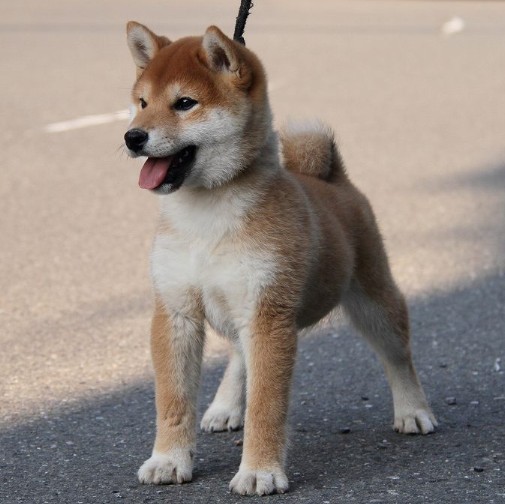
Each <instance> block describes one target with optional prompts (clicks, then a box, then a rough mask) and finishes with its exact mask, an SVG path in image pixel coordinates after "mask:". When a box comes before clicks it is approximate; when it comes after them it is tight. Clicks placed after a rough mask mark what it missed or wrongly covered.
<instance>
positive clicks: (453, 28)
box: [441, 16, 465, 35]
mask: <svg viewBox="0 0 505 504" xmlns="http://www.w3.org/2000/svg"><path fill="white" fill-rule="evenodd" d="M464 29H465V21H464V19H462V18H460V17H458V16H454V17H453V18H451V19H449V20H448V21H446V22H445V23H444V24H443V25H442V27H441V31H442V33H443V34H444V35H454V34H455V33H460V32H462V31H463V30H464Z"/></svg>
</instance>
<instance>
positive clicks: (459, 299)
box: [0, 275, 505, 503]
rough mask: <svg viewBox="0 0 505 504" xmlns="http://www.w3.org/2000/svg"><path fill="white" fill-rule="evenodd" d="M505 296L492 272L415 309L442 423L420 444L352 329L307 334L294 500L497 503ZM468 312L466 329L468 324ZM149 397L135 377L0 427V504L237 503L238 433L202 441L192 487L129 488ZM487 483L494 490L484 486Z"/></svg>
mask: <svg viewBox="0 0 505 504" xmlns="http://www.w3.org/2000/svg"><path fill="white" fill-rule="evenodd" d="M503 296H504V289H503V277H501V276H499V275H496V276H492V277H487V278H484V279H480V280H478V281H476V282H474V283H473V284H471V285H468V286H467V287H466V288H462V289H458V290H457V291H454V292H451V293H447V294H444V295H441V296H432V297H429V298H427V299H425V300H423V301H419V302H417V303H413V304H411V319H412V327H413V347H414V356H415V361H416V364H417V367H418V370H419V371H420V376H421V380H422V382H423V384H424V385H425V388H426V391H427V393H428V395H429V397H430V400H431V404H432V406H433V410H434V412H435V414H436V415H437V417H438V419H439V421H440V428H439V430H438V432H437V433H435V434H433V435H429V436H426V437H420V436H403V435H399V434H396V433H394V432H393V431H392V429H391V423H392V401H391V398H390V392H389V389H388V386H387V383H386V380H385V377H384V374H383V372H382V369H381V367H380V365H379V363H378V362H377V361H376V359H375V357H374V356H373V354H372V352H371V351H370V350H369V349H368V348H367V346H366V344H365V343H364V342H362V341H361V340H360V339H359V338H358V337H357V336H355V335H353V334H350V333H351V332H352V331H351V330H350V329H349V328H347V327H346V326H343V327H341V328H339V329H338V331H337V332H328V331H326V333H324V332H320V333H317V334H313V335H310V336H307V337H305V338H303V339H301V340H300V345H299V352H298V363H297V368H296V372H295V376H294V381H293V392H292V396H291V409H290V414H289V425H290V449H289V455H288V459H287V460H288V463H287V474H288V477H289V479H290V493H289V495H293V494H296V495H299V496H300V498H303V499H305V500H303V499H302V500H303V502H325V501H327V502H335V500H336V499H337V498H338V499H343V501H345V502H400V501H401V502H414V501H415V499H412V498H411V496H413V495H414V496H415V495H419V496H420V500H419V502H421V501H422V499H421V497H422V498H423V499H425V501H431V502H435V501H437V498H436V497H437V496H438V497H439V496H440V495H442V494H443V493H444V492H447V493H450V494H451V495H453V496H456V495H461V496H464V499H463V501H464V500H465V499H468V498H469V497H468V496H469V495H470V496H471V495H472V492H473V491H475V492H477V493H476V494H475V495H480V498H481V499H482V498H484V497H485V496H486V495H490V496H493V495H495V493H496V491H497V489H498V488H502V487H496V486H493V485H494V482H496V484H497V485H502V486H503V484H504V482H503V480H500V479H499V477H500V476H501V475H502V474H503V472H499V471H500V470H502V471H505V467H504V462H505V456H504V455H503V444H502V440H503V436H504V435H505V427H504V425H503V418H504V417H505V400H504V397H503V392H504V386H503V385H504V379H505V378H504V374H503V371H501V370H500V366H499V365H497V366H494V363H495V361H496V359H499V358H500V357H501V358H502V360H503V357H504V356H503V334H501V330H502V328H501V327H500V326H499V325H497V324H495V323H493V322H492V321H493V320H494V321H496V316H495V315H496V314H495V313H494V311H493V310H495V309H496V306H497V304H496V303H497V302H500V303H503V301H504V299H503ZM486 299H487V300H488V301H489V302H485V300H486ZM482 300H484V302H483V301H482ZM477 303H479V306H480V307H481V309H480V311H479V318H478V320H474V318H475V313H476V311H475V310H470V309H469V307H470V306H475V305H476V304H477ZM502 306H503V304H502ZM488 312H489V313H488ZM462 317H463V318H464V317H467V318H468V320H467V321H465V320H463V322H464V323H462V319H461V318H462ZM486 320H489V322H486ZM473 322H475V324H478V327H479V331H480V343H478V344H477V342H476V341H474V339H473V338H469V337H468V336H469V335H468V334H462V333H461V331H462V328H464V327H468V329H467V331H475V330H476V329H475V327H474V326H475V324H474V323H473ZM500 352H501V354H500ZM496 362H500V361H496ZM223 367H224V363H223V362H217V363H212V364H209V365H207V366H206V367H205V369H204V372H203V379H202V386H201V391H200V406H199V417H200V418H201V415H202V414H203V412H204V410H205V407H206V406H207V404H208V403H209V402H210V401H211V399H212V395H213V393H214V392H215V390H216V388H217V386H218V383H219V379H220V377H221V375H222V372H223ZM449 397H453V398H454V401H453V400H449V399H448V398H449ZM153 399H154V392H153V386H152V383H144V382H141V383H137V384H134V385H131V386H129V387H125V388H124V389H123V390H121V391H118V392H116V393H113V394H110V395H107V396H105V397H99V398H91V399H88V400H86V401H84V402H82V403H81V404H80V406H79V407H77V408H76V407H73V408H61V409H60V410H58V411H52V412H50V413H48V414H47V415H46V416H45V417H44V418H40V417H39V418H35V419H33V420H29V421H24V422H18V423H17V424H16V425H13V426H12V427H11V428H7V429H4V430H3V431H2V432H0V445H1V447H2V449H1V451H0V460H1V462H0V464H1V466H0V469H1V474H2V480H3V483H4V484H3V485H1V486H0V487H1V488H0V501H2V502H35V501H34V497H33V496H34V495H35V496H37V499H38V500H36V501H37V502H82V503H88V502H93V503H95V502H99V503H109V502H120V501H122V502H132V503H141V502H164V501H165V500H166V499H170V500H171V501H172V502H191V503H198V502H212V499H213V497H214V496H219V502H237V499H238V497H237V496H232V495H229V494H228V493H227V488H228V482H229V480H230V479H231V477H232V476H233V474H234V473H235V471H236V470H237V468H238V465H239V463H240V455H241V446H240V440H241V439H242V435H243V433H242V431H239V432H231V433H217V434H205V433H199V434H198V451H197V454H196V457H195V459H196V460H195V462H196V470H195V479H194V482H193V483H192V484H189V485H183V486H163V487H156V486H144V485H140V484H138V483H137V479H136V476H135V473H136V470H137V469H138V467H139V465H140V464H141V463H142V462H143V460H144V459H145V458H147V457H148V456H149V452H150V449H151V444H152V441H153V438H154V416H155V412H154V402H153ZM454 402H455V404H454ZM449 403H451V404H449ZM474 467H475V468H476V470H474ZM481 469H482V471H481ZM483 478H487V480H486V481H491V483H488V484H487V486H485V485H484V486H483V485H481V481H484V480H483ZM500 481H501V483H500ZM493 489H494V490H493ZM478 492H480V493H478ZM493 492H494V493H493ZM409 496H410V497H409ZM272 498H273V499H274V500H277V499H283V498H287V497H286V496H274V497H272ZM426 499H427V500H426ZM253 500H254V499H253ZM478 501H479V500H478V499H477V500H474V502H478ZM300 502H301V501H300Z"/></svg>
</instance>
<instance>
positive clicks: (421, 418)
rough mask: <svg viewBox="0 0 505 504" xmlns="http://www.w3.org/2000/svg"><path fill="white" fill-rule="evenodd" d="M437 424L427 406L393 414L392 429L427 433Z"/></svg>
mask: <svg viewBox="0 0 505 504" xmlns="http://www.w3.org/2000/svg"><path fill="white" fill-rule="evenodd" d="M437 425H438V424H437V420H436V419H435V416H434V415H433V413H432V412H431V411H430V409H429V408H426V409H424V408H419V409H412V410H411V411H406V412H402V413H401V414H399V415H395V423H394V430H395V431H396V432H401V433H402V434H429V433H430V432H434V430H435V427H436V426H437Z"/></svg>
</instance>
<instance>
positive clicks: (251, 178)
mask: <svg viewBox="0 0 505 504" xmlns="http://www.w3.org/2000/svg"><path fill="white" fill-rule="evenodd" d="M267 131H268V134H267V135H266V136H265V137H264V143H263V145H262V146H261V148H260V149H257V152H256V153H255V155H253V156H251V158H252V161H251V162H249V164H248V166H246V167H244V168H243V169H241V170H240V171H239V172H238V173H237V175H236V176H235V177H234V178H233V179H231V180H229V181H228V182H226V183H224V184H222V185H220V186H217V187H214V188H211V189H209V188H204V187H185V186H184V185H183V186H182V187H181V188H180V189H179V190H178V191H177V192H175V193H173V194H169V195H163V196H160V210H161V222H162V225H164V226H166V225H168V226H169V228H170V229H171V230H173V231H176V232H177V233H178V234H180V235H186V236H187V237H188V238H191V239H194V240H198V239H202V240H220V238H221V237H222V236H224V235H225V234H228V233H232V232H234V231H237V230H239V229H240V228H241V226H242V224H243V222H244V220H245V219H246V218H247V217H248V215H250V213H251V212H253V211H254V208H255V207H256V206H257V205H260V204H261V201H262V200H263V196H264V194H265V193H266V192H267V190H268V188H269V187H270V185H271V183H272V181H273V179H274V178H275V177H276V176H278V174H279V171H280V170H281V166H280V160H279V140H278V136H277V133H276V132H275V131H273V129H272V128H269V129H268V130H267Z"/></svg>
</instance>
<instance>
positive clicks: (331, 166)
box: [280, 121, 347, 182]
mask: <svg viewBox="0 0 505 504" xmlns="http://www.w3.org/2000/svg"><path fill="white" fill-rule="evenodd" d="M280 139H281V145H282V154H283V157H284V167H285V168H286V169H287V170H289V171H291V172H294V173H302V174H303V175H309V176H311V177H317V178H319V179H321V180H326V181H327V182H338V181H339V180H341V179H342V178H347V176H346V174H345V168H344V163H343V161H342V158H341V157H340V153H339V152H338V148H337V145H336V143H335V137H334V135H333V131H332V130H331V129H330V128H329V127H328V126H326V125H325V124H323V123H321V122H319V121H315V122H310V123H291V124H289V125H287V126H286V127H285V128H284V129H283V130H282V131H281V134H280Z"/></svg>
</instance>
